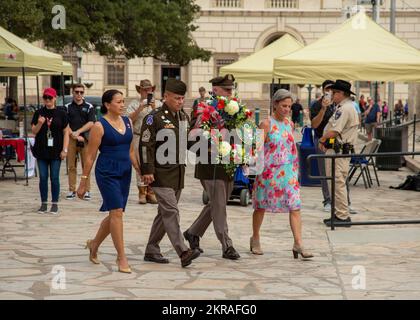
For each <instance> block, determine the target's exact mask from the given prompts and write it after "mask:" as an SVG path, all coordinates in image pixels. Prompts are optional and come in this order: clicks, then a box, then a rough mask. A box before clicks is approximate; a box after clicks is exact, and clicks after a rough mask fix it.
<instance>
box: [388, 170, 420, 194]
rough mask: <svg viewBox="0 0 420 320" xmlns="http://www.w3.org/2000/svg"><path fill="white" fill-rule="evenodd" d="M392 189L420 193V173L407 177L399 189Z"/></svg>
mask: <svg viewBox="0 0 420 320" xmlns="http://www.w3.org/2000/svg"><path fill="white" fill-rule="evenodd" d="M390 188H391V189H399V190H413V191H420V173H418V174H417V175H415V176H407V178H406V179H405V181H404V182H403V183H401V184H400V185H399V186H398V187H390Z"/></svg>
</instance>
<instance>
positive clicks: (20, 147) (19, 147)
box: [0, 138, 25, 162]
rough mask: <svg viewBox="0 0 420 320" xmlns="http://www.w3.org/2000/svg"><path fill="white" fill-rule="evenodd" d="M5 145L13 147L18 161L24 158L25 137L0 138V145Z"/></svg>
mask: <svg viewBox="0 0 420 320" xmlns="http://www.w3.org/2000/svg"><path fill="white" fill-rule="evenodd" d="M6 146H12V147H14V148H15V150H16V155H17V160H18V162H22V161H24V160H25V139H20V138H18V139H0V147H6Z"/></svg>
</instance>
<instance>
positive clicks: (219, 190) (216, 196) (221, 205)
mask: <svg viewBox="0 0 420 320" xmlns="http://www.w3.org/2000/svg"><path fill="white" fill-rule="evenodd" d="M234 81H235V78H234V77H233V75H231V74H227V75H226V76H224V77H216V78H214V79H212V80H210V83H211V84H212V85H213V94H214V96H215V97H217V96H223V97H228V98H230V97H231V96H232V92H233V87H234ZM213 101H214V103H215V104H216V105H217V99H214V100H213ZM216 105H214V107H216ZM195 121H196V119H194V118H193V119H192V120H191V127H194V125H195ZM228 129H232V128H228ZM210 158H211V156H209V159H210ZM195 178H196V179H199V180H200V182H201V184H202V186H203V188H204V190H205V191H206V193H207V195H208V197H209V203H208V204H207V205H206V206H205V207H204V208H203V210H202V211H201V213H200V215H199V216H198V218H197V219H196V220H195V221H194V223H193V224H192V225H191V227H190V228H189V229H188V230H186V231H185V232H184V237H185V239H187V240H188V242H189V243H190V247H191V248H198V249H199V250H200V251H201V252H203V250H202V249H201V248H200V237H203V235H204V233H205V232H206V230H207V228H208V227H209V225H210V223H211V222H213V226H214V230H215V232H216V236H217V238H218V239H219V241H220V243H221V244H222V252H223V254H222V257H223V258H225V259H231V260H237V259H239V258H240V255H239V253H238V252H237V251H236V250H235V248H234V247H233V245H232V240H231V239H230V237H229V234H228V225H227V213H226V204H227V202H228V200H229V198H230V195H231V193H232V190H233V180H232V178H231V177H229V176H228V175H227V174H226V171H225V168H224V167H223V165H222V164H211V162H209V163H197V165H196V167H195Z"/></svg>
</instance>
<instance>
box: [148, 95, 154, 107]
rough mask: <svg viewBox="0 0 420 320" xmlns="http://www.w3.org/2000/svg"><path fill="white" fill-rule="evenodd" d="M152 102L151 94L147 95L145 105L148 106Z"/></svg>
mask: <svg viewBox="0 0 420 320" xmlns="http://www.w3.org/2000/svg"><path fill="white" fill-rule="evenodd" d="M152 100H153V93H148V94H147V104H148V105H149V104H150V103H151V102H152Z"/></svg>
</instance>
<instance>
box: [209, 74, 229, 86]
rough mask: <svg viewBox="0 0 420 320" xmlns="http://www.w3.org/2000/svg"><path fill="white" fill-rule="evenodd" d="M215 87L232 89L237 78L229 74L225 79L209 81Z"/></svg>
mask: <svg viewBox="0 0 420 320" xmlns="http://www.w3.org/2000/svg"><path fill="white" fill-rule="evenodd" d="M209 82H210V83H211V84H212V85H213V87H222V88H232V89H233V83H234V82H235V77H234V76H233V74H230V73H228V74H227V75H225V76H224V77H216V78H213V79H211V80H210V81H209Z"/></svg>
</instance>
